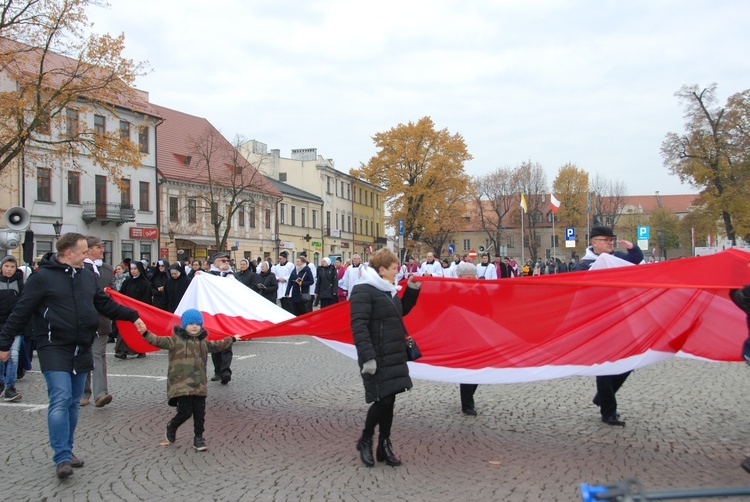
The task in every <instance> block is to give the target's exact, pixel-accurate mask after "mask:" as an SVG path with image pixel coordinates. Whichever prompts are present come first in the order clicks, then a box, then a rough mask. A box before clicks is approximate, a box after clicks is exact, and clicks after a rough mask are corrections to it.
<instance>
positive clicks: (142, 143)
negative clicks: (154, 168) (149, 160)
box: [138, 126, 148, 153]
mask: <svg viewBox="0 0 750 502" xmlns="http://www.w3.org/2000/svg"><path fill="white" fill-rule="evenodd" d="M138 150H139V151H140V152H141V153H148V126H141V127H140V128H139V129H138Z"/></svg>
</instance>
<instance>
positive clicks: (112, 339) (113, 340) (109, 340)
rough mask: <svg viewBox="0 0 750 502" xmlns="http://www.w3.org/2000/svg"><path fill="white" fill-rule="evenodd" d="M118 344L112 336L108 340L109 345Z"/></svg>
mask: <svg viewBox="0 0 750 502" xmlns="http://www.w3.org/2000/svg"><path fill="white" fill-rule="evenodd" d="M116 342H117V340H115V339H114V338H112V337H111V336H110V337H109V338H107V343H116Z"/></svg>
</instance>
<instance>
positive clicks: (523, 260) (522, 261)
mask: <svg viewBox="0 0 750 502" xmlns="http://www.w3.org/2000/svg"><path fill="white" fill-rule="evenodd" d="M524 213H526V211H525V210H524V209H523V208H521V267H523V266H524V265H525V264H526V260H525V259H524V257H523V248H524V245H523V215H524Z"/></svg>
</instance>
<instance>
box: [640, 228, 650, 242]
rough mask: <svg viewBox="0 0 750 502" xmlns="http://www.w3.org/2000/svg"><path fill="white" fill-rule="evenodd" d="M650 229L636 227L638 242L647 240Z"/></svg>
mask: <svg viewBox="0 0 750 502" xmlns="http://www.w3.org/2000/svg"><path fill="white" fill-rule="evenodd" d="M650 230H651V227H638V240H639V241H640V240H648V238H649V233H650Z"/></svg>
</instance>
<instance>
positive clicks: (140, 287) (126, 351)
mask: <svg viewBox="0 0 750 502" xmlns="http://www.w3.org/2000/svg"><path fill="white" fill-rule="evenodd" d="M120 293H122V294H123V295H125V296H129V297H130V298H134V299H136V300H138V301H139V302H143V303H145V304H147V305H151V299H152V297H153V290H152V289H151V281H149V279H148V277H147V276H146V265H144V264H143V262H140V261H131V262H130V277H128V278H127V279H125V281H123V283H122V287H121V288H120ZM128 355H131V356H132V355H135V356H136V357H146V354H141V353H138V352H136V351H134V350H133V349H131V348H130V347H128V344H127V343H125V340H124V339H123V337H122V336H118V337H117V342H116V343H115V357H116V358H117V359H127V358H128Z"/></svg>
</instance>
